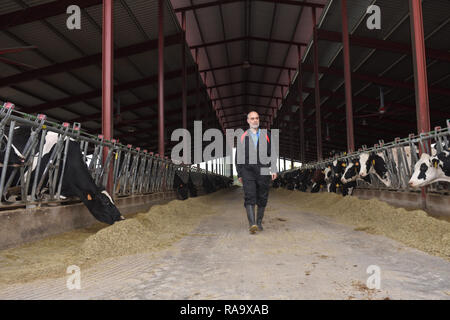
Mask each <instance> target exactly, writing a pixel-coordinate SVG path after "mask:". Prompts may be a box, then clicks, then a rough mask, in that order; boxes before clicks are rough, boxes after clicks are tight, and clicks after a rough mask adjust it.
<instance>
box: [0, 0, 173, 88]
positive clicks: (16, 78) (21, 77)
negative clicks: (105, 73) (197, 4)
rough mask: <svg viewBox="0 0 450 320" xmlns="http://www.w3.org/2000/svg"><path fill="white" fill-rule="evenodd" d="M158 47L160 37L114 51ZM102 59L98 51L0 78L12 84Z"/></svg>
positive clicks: (125, 54) (125, 53)
mask: <svg viewBox="0 0 450 320" xmlns="http://www.w3.org/2000/svg"><path fill="white" fill-rule="evenodd" d="M72 2H73V0H72ZM180 39H181V37H180V34H175V35H171V36H167V37H165V39H164V45H165V46H166V47H168V46H172V45H176V44H179V43H180ZM157 48H158V39H156V40H150V41H146V42H142V43H138V44H133V45H130V46H126V47H123V48H119V49H116V50H115V51H114V55H113V56H114V58H115V59H120V58H124V57H128V56H131V55H135V54H139V53H143V52H146V51H151V50H156V49H157ZM101 61H102V53H96V54H93V55H89V56H85V57H83V58H79V59H74V60H70V61H66V62H61V63H56V64H52V65H50V66H47V67H43V68H38V69H33V70H29V71H25V72H21V73H19V74H15V75H12V76H8V77H3V78H0V87H4V86H10V85H12V84H17V83H21V82H25V81H30V80H34V79H38V78H42V77H44V76H49V75H52V74H56V73H60V72H66V71H69V70H72V69H77V68H82V67H87V66H90V65H94V64H97V63H101Z"/></svg>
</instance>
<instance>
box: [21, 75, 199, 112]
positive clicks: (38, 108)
mask: <svg viewBox="0 0 450 320" xmlns="http://www.w3.org/2000/svg"><path fill="white" fill-rule="evenodd" d="M187 72H188V73H194V72H195V67H190V68H188V69H187ZM180 75H181V70H174V71H170V72H167V73H166V74H165V75H164V78H165V79H166V80H171V79H176V78H178V77H179V76H180ZM158 79H159V75H154V76H151V77H148V78H144V79H139V80H134V81H130V82H125V83H122V84H119V85H116V86H114V92H120V91H125V90H129V89H133V88H137V87H141V86H146V85H151V84H156V83H158V81H159V80H158ZM100 95H101V90H92V91H89V92H85V93H82V94H79V95H74V96H70V97H67V98H62V99H58V100H53V101H48V102H45V103H41V104H38V105H34V106H31V107H28V108H24V110H23V111H24V112H26V113H35V112H43V111H45V110H50V109H54V108H60V107H62V106H64V105H69V104H72V103H75V102H78V101H83V100H89V99H94V98H97V97H99V96H100ZM178 95H179V97H180V96H181V94H178Z"/></svg>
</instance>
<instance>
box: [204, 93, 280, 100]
mask: <svg viewBox="0 0 450 320" xmlns="http://www.w3.org/2000/svg"><path fill="white" fill-rule="evenodd" d="M242 96H250V97H261V98H269V99H271V98H275V99H277V98H278V99H279V98H280V97H272V96H266V95H262V94H252V93H240V94H235V95H232V96H227V97H221V98H214V99H211V101H218V100H225V99H232V98H238V97H242Z"/></svg>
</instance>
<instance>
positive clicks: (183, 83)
mask: <svg viewBox="0 0 450 320" xmlns="http://www.w3.org/2000/svg"><path fill="white" fill-rule="evenodd" d="M181 30H182V39H181V72H182V75H181V104H182V113H183V128H184V129H186V128H187V104H186V103H187V93H186V92H187V91H186V12H185V11H183V12H181Z"/></svg>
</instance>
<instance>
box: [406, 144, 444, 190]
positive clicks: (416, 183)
mask: <svg viewBox="0 0 450 320" xmlns="http://www.w3.org/2000/svg"><path fill="white" fill-rule="evenodd" d="M438 181H445V182H450V151H447V150H444V151H442V152H440V153H438V154H437V155H436V156H433V157H432V156H430V155H429V154H427V153H422V155H421V156H420V159H419V161H417V163H416V164H415V165H414V172H413V174H412V176H411V179H410V180H409V186H411V187H413V188H418V187H423V186H426V185H429V184H431V183H433V182H438Z"/></svg>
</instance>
